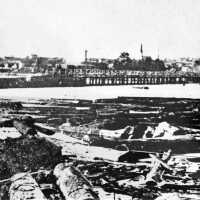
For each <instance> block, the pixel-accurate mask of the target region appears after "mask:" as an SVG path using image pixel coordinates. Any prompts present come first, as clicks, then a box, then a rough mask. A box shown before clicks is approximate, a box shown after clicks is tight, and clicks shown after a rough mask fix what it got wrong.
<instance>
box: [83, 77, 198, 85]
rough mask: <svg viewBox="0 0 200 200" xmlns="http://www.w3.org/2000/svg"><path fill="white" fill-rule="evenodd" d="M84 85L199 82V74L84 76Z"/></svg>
mask: <svg viewBox="0 0 200 200" xmlns="http://www.w3.org/2000/svg"><path fill="white" fill-rule="evenodd" d="M84 78H85V84H86V85H88V86H89V85H90V86H92V85H144V84H145V85H154V84H186V83H200V76H196V77H194V76H193V77H192V76H191V77H190V76H179V77H177V76H110V77H109V76H106V77H84Z"/></svg>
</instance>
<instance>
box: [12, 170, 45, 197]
mask: <svg viewBox="0 0 200 200" xmlns="http://www.w3.org/2000/svg"><path fill="white" fill-rule="evenodd" d="M11 182H12V184H11V186H10V190H9V194H10V200H28V199H32V200H47V199H46V197H45V196H44V194H43V193H42V191H41V190H40V187H39V185H38V184H37V182H36V181H35V179H34V178H33V177H32V176H31V175H30V174H27V173H20V174H16V175H14V176H13V177H12V178H11Z"/></svg>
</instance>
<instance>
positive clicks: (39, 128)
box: [33, 123, 55, 135]
mask: <svg viewBox="0 0 200 200" xmlns="http://www.w3.org/2000/svg"><path fill="white" fill-rule="evenodd" d="M33 127H34V128H35V129H36V130H37V131H39V132H41V133H44V134H46V135H53V134H54V133H55V128H53V127H49V126H46V125H44V124H41V123H34V125H33Z"/></svg>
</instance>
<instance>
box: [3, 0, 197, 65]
mask: <svg viewBox="0 0 200 200" xmlns="http://www.w3.org/2000/svg"><path fill="white" fill-rule="evenodd" d="M0 5H1V7H0V57H2V56H11V55H13V56H22V57H23V56H27V55H31V54H38V55H40V56H49V57H64V58H65V59H66V61H67V62H79V61H82V60H83V59H84V50H85V49H87V50H88V57H99V58H101V57H105V58H117V57H118V56H119V55H120V53H121V52H123V51H127V52H129V53H130V56H131V57H132V58H139V57H140V45H141V43H142V44H143V52H144V55H146V56H152V57H153V58H155V57H157V56H158V54H159V56H160V57H161V58H166V57H167V58H177V57H200V0H0Z"/></svg>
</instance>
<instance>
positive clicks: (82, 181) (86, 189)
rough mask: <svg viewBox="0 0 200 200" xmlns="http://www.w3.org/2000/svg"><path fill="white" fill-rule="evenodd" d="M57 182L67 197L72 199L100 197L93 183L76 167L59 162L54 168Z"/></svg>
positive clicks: (81, 199)
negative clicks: (93, 187)
mask: <svg viewBox="0 0 200 200" xmlns="http://www.w3.org/2000/svg"><path fill="white" fill-rule="evenodd" d="M54 175H55V176H56V177H57V179H58V180H57V184H58V185H59V188H60V190H61V192H62V194H63V196H64V197H65V199H71V200H98V199H99V197H98V196H97V194H96V193H95V192H94V191H93V190H92V185H91V184H90V183H89V181H88V180H87V179H86V178H85V176H83V175H82V174H81V172H80V171H79V170H78V169H76V168H75V167H72V166H71V167H69V166H65V164H64V163H61V164H58V165H57V166H56V167H55V169H54Z"/></svg>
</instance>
